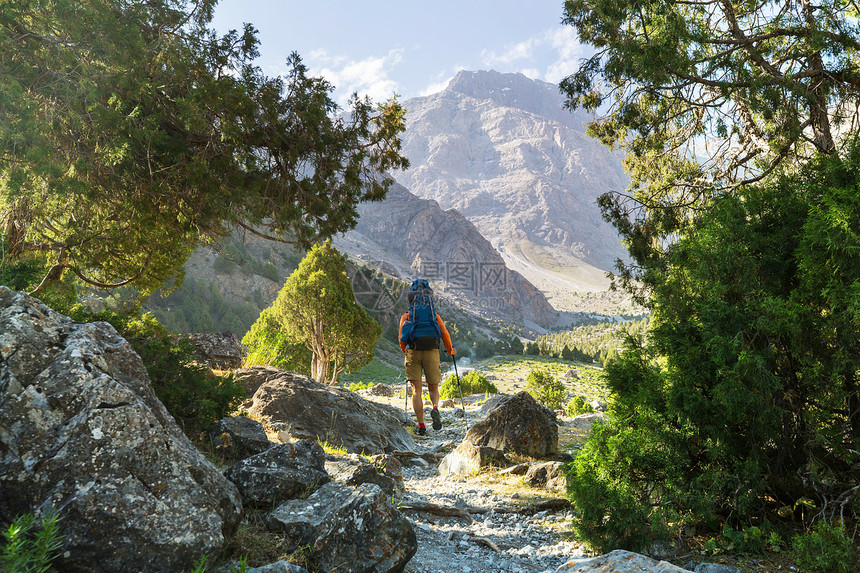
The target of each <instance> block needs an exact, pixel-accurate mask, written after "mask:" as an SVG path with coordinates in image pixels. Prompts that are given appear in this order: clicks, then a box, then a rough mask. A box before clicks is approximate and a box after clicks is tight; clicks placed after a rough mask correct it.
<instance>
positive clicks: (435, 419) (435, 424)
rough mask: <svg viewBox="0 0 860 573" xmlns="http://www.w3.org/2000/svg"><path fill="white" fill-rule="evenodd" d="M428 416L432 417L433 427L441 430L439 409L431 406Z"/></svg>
mask: <svg viewBox="0 0 860 573" xmlns="http://www.w3.org/2000/svg"><path fill="white" fill-rule="evenodd" d="M430 417H431V418H433V429H434V430H441V429H442V416H440V415H439V409H438V408H433V409H432V410H430Z"/></svg>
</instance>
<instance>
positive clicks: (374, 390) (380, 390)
mask: <svg viewBox="0 0 860 573" xmlns="http://www.w3.org/2000/svg"><path fill="white" fill-rule="evenodd" d="M367 393H368V394H370V395H371V396H386V397H389V398H390V397H392V396H394V394H395V390H394V386H390V385H388V384H383V383H381V382H380V383H379V384H377V385H376V386H371V387H370V388H368V389H367Z"/></svg>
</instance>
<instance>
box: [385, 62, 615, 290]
mask: <svg viewBox="0 0 860 573" xmlns="http://www.w3.org/2000/svg"><path fill="white" fill-rule="evenodd" d="M403 105H404V107H405V108H406V110H407V121H408V122H409V129H408V130H407V132H406V133H405V134H404V135H403V153H404V155H405V156H406V157H407V158H408V159H409V162H410V167H409V169H407V170H405V171H403V172H401V173H398V174H396V178H397V181H398V182H399V183H401V184H402V185H404V186H405V187H406V188H407V189H409V190H410V191H411V192H412V193H415V194H416V195H418V196H419V197H421V198H424V199H433V200H435V201H437V202H438V203H439V205H440V207H442V209H456V210H457V211H459V212H460V213H462V214H463V216H465V217H466V218H467V219H468V220H469V221H471V222H473V223H474V224H475V226H476V227H477V228H478V229H479V230H480V232H481V234H482V235H483V236H484V237H486V238H487V239H488V240H489V241H490V242H491V243H492V244H493V245H494V246H495V247H496V248H497V249H499V251H500V252H502V253H503V254H504V256H505V258H506V260H507V261H508V262H509V263H512V262H514V261H519V262H522V263H525V264H526V265H530V266H537V267H539V268H542V269H544V270H550V271H558V270H559V269H560V268H563V267H568V268H574V265H577V264H578V265H580V266H583V265H591V266H593V267H596V268H597V269H601V270H603V271H610V270H613V268H614V263H615V259H616V258H619V257H620V258H625V257H626V255H625V252H624V250H623V248H622V245H621V241H620V240H619V238H618V235H617V233H616V232H615V230H614V229H613V228H612V226H611V225H609V224H608V223H606V222H605V221H604V220H603V218H602V216H601V214H600V211H599V209H598V207H597V204H596V201H595V199H596V198H597V196H598V195H600V194H601V193H604V192H606V191H610V190H614V191H623V190H624V188H625V187H626V185H627V176H626V175H625V173H624V169H623V166H622V164H621V158H620V156H619V155H617V154H613V153H612V152H610V151H609V150H608V149H607V148H606V147H604V146H603V145H601V144H600V143H599V142H598V141H597V140H595V139H593V138H591V137H589V136H587V135H586V134H585V124H586V123H587V122H588V121H590V119H591V118H590V116H589V115H588V114H586V113H584V112H577V113H571V112H570V111H568V110H566V109H564V107H563V99H562V96H561V94H560V92H559V88H558V86H557V85H555V84H549V83H545V82H541V81H537V80H531V79H529V78H527V77H525V76H524V75H522V74H501V73H498V72H493V71H479V72H467V71H463V72H460V73H459V74H457V76H456V77H455V78H454V79H453V80H451V82H450V84H449V85H448V86H447V87H446V88H445V89H444V90H443V91H441V92H439V93H436V94H433V95H429V96H426V97H419V98H413V99H409V100H407V101H405V102H404V104H403ZM512 268H515V269H517V266H516V265H514V266H513V267H512ZM527 276H529V275H527Z"/></svg>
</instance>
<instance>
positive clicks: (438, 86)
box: [418, 76, 454, 97]
mask: <svg viewBox="0 0 860 573" xmlns="http://www.w3.org/2000/svg"><path fill="white" fill-rule="evenodd" d="M453 79H454V76H448V77H446V78H444V79H441V80H439V81H436V82H431V83H430V84H428V85H427V87H425V88H424V89H423V90H421V93H420V94H418V95H420V96H422V97H423V96H428V95H432V94H435V93H439V92H441V91H442V90H444V89H445V88H447V87H448V84H450V83H451V80H453Z"/></svg>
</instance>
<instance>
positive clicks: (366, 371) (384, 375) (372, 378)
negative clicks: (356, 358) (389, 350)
mask: <svg viewBox="0 0 860 573" xmlns="http://www.w3.org/2000/svg"><path fill="white" fill-rule="evenodd" d="M398 376H399V377H400V380H398ZM402 380H403V369H402V368H400V369H396V368H393V367H392V366H390V365H388V364H386V363H385V362H382V361H381V360H379V359H378V358H374V359H373V360H372V361H371V362H370V364H368V365H367V366H365V367H364V368H362V369H360V370H356V371H355V372H352V373H350V374H342V375H341V376H340V377H339V382H340V383H341V384H342V385H343V386H346V387H349V385H350V384H354V383H361V384H367V383H371V384H372V385H376V384H379V383H382V384H394V383H399V382H400V381H402Z"/></svg>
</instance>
